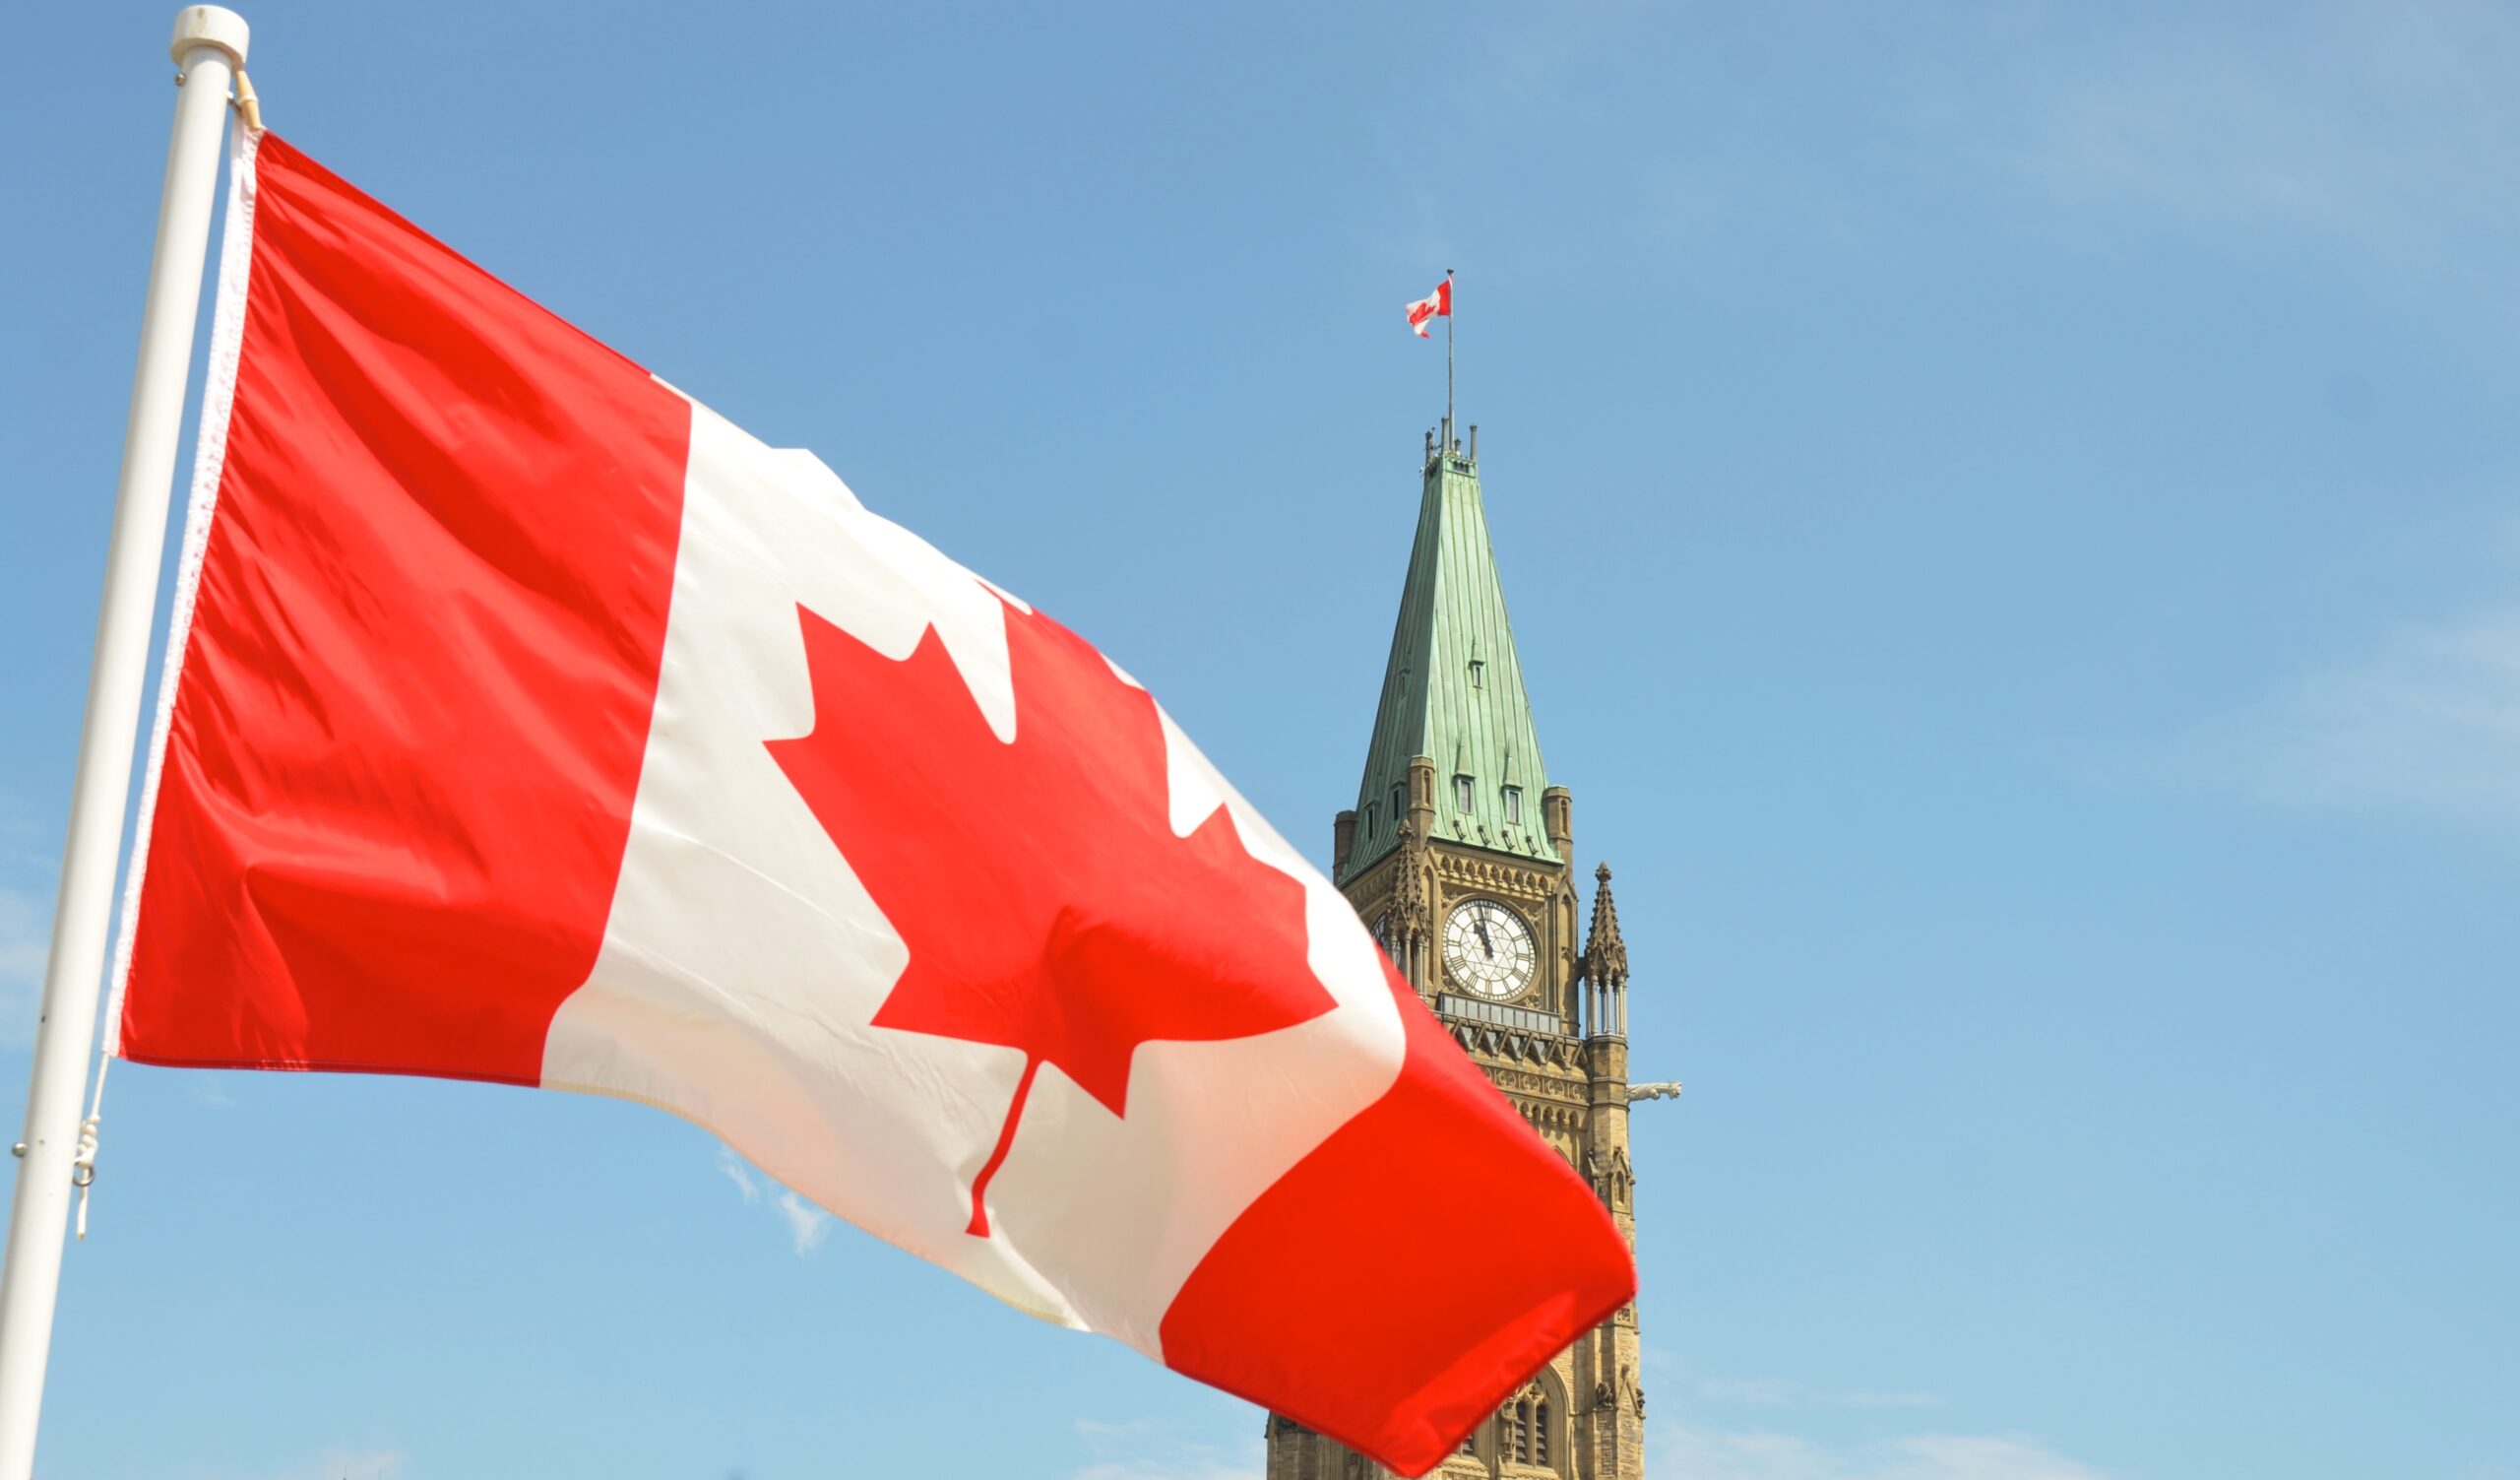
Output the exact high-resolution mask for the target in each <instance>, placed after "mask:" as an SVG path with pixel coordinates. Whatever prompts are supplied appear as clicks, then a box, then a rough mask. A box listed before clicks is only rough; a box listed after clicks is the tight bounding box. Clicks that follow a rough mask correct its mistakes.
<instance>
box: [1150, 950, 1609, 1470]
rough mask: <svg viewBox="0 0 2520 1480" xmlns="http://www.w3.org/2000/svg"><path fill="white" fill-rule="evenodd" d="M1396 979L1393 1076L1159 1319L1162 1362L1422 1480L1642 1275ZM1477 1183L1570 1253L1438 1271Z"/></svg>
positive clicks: (1584, 1193)
mask: <svg viewBox="0 0 2520 1480" xmlns="http://www.w3.org/2000/svg"><path fill="white" fill-rule="evenodd" d="M1390 976H1391V985H1392V994H1393V996H1394V997H1396V998H1398V999H1399V1003H1400V1009H1401V1015H1402V1017H1403V1018H1404V1019H1406V1021H1407V1023H1408V1032H1409V1053H1408V1058H1407V1060H1406V1061H1405V1062H1403V1064H1402V1066H1401V1070H1400V1079H1399V1082H1398V1083H1396V1084H1394V1085H1393V1086H1392V1087H1391V1090H1390V1092H1389V1093H1387V1094H1385V1095H1384V1096H1383V1097H1382V1099H1380V1100H1379V1101H1376V1102H1375V1103H1374V1104H1373V1105H1372V1106H1371V1107H1370V1108H1368V1109H1367V1110H1366V1111H1364V1113H1363V1114H1361V1115H1358V1116H1357V1117H1356V1118H1355V1120H1353V1121H1350V1122H1349V1123H1348V1124H1347V1125H1346V1126H1343V1127H1342V1128H1341V1129H1340V1130H1339V1132H1338V1133H1337V1134H1336V1135H1333V1136H1332V1137H1331V1138H1330V1139H1329V1140H1328V1141H1326V1142H1324V1143H1323V1144H1322V1145H1321V1147H1320V1148H1319V1149H1317V1150H1315V1151H1314V1152H1313V1153H1312V1154H1311V1155H1310V1156H1308V1157H1306V1158H1304V1159H1303V1161H1301V1162H1300V1163H1298V1164H1296V1166H1295V1167H1294V1169H1293V1170H1292V1171H1291V1172H1289V1173H1288V1174H1287V1175H1286V1176H1285V1177H1282V1178H1280V1179H1279V1180H1278V1182H1277V1185H1276V1186H1274V1187H1272V1188H1270V1189H1269V1190H1268V1191H1266V1192H1264V1193H1262V1194H1261V1196H1260V1199H1259V1200H1258V1201H1257V1202H1255V1203H1253V1204H1252V1205H1251V1207H1250V1208H1249V1209H1248V1210H1247V1211H1245V1212H1244V1213H1243V1215H1242V1216H1241V1218H1239V1219H1238V1220H1236V1221H1235V1223H1234V1224H1233V1226H1232V1227H1231V1228H1229V1229H1228V1230H1226V1234H1225V1237H1224V1238H1222V1239H1219V1240H1218V1241H1217V1243H1216V1247H1214V1248H1213V1249H1211V1250H1209V1251H1208V1256H1207V1258H1206V1259H1205V1260H1204V1261H1202V1262H1201V1263H1200V1265H1199V1267H1198V1268H1197V1269H1196V1270H1194V1271H1192V1273H1191V1275H1190V1278H1189V1281H1188V1283H1186V1284H1184V1285H1183V1286H1182V1287H1181V1293H1180V1294H1179V1295H1177V1296H1175V1297H1173V1301H1172V1307H1171V1309H1170V1310H1169V1311H1167V1312H1166V1314H1165V1318H1164V1361H1165V1365H1166V1366H1167V1367H1170V1368H1172V1369H1173V1370H1174V1371H1176V1372H1180V1373H1184V1374H1186V1375H1188V1376H1190V1377H1194V1378H1197V1379H1199V1380H1200V1381H1201V1382H1204V1383H1212V1384H1214V1385H1216V1386H1219V1387H1223V1388H1226V1389H1228V1390H1229V1391H1234V1392H1239V1393H1242V1394H1243V1395H1245V1396H1247V1397H1250V1398H1252V1399H1253V1400H1255V1401H1259V1402H1268V1403H1274V1404H1275V1405H1277V1406H1278V1407H1279V1409H1280V1411H1282V1412H1284V1413H1286V1414H1287V1416H1288V1417H1290V1418H1292V1419H1294V1420H1296V1421H1297V1422H1299V1423H1301V1424H1303V1425H1305V1426H1306V1427H1308V1428H1312V1429H1315V1430H1318V1431H1320V1432H1322V1433H1325V1434H1332V1435H1336V1436H1338V1437H1339V1438H1340V1439H1341V1440H1342V1441H1343V1442H1345V1443H1347V1444H1348V1445H1350V1446H1352V1447H1354V1448H1358V1449H1361V1450H1363V1451H1364V1452H1365V1453H1367V1454H1369V1455H1371V1456H1372V1457H1373V1458H1375V1459H1378V1460H1380V1461H1381V1462H1383V1463H1384V1464H1387V1465H1390V1466H1391V1467H1392V1468H1393V1469H1396V1470H1398V1471H1399V1472H1400V1473H1402V1474H1404V1475H1418V1474H1423V1473H1424V1472H1425V1471H1427V1470H1429V1469H1432V1468H1433V1467H1434V1465H1435V1463H1436V1462H1437V1461H1438V1460H1440V1459H1442V1458H1443V1457H1444V1456H1445V1455H1446V1454H1449V1453H1451V1452H1453V1450H1454V1448H1455V1447H1456V1446H1457V1445H1459V1444H1460V1442H1461V1437H1462V1436H1463V1435H1464V1434H1466V1433H1468V1432H1470V1430H1471V1429H1472V1427H1474V1426H1475V1425H1477V1424H1478V1423H1479V1422H1480V1421H1481V1420H1482V1419H1484V1418H1485V1417H1486V1416H1487V1415H1488V1414H1490V1413H1492V1412H1494V1411H1495V1409H1496V1405H1497V1404H1498V1403H1499V1402H1501V1401H1503V1400H1504V1399H1505V1397H1507V1396H1508V1395H1509V1394H1511V1393H1512V1392H1513V1390H1514V1389H1515V1388H1516V1387H1518V1386H1520V1385H1521V1384H1522V1383H1523V1382H1524V1381H1525V1380H1526V1379H1528V1378H1529V1377H1530V1376H1531V1375H1532V1373H1533V1372H1535V1371H1536V1370H1538V1369H1539V1368H1540V1367H1541V1365H1542V1364H1544V1363H1545V1362H1546V1361H1547V1360H1548V1359H1549V1358H1550V1357H1552V1356H1555V1355H1556V1354H1557V1353H1558V1352H1559V1351H1561V1350H1563V1349H1564V1348H1565V1347H1566V1346H1567V1344H1568V1343H1570V1342H1572V1341H1573V1340H1574V1339H1575V1338H1576V1337H1577V1336H1579V1335H1581V1334H1583V1333H1584V1332H1585V1331H1586V1330H1588V1329H1590V1328H1591V1327H1593V1326H1594V1325H1596V1324H1598V1323H1599V1322H1601V1321H1602V1320H1604V1319H1607V1318H1608V1317H1609V1315H1610V1314H1611V1313H1612V1312H1614V1311H1616V1310H1617V1309H1618V1308H1619V1307H1620V1306H1621V1305H1623V1304H1625V1303H1626V1302H1627V1301H1628V1300H1629V1299H1631V1298H1632V1297H1633V1296H1634V1295H1635V1294H1636V1271H1635V1268H1634V1266H1633V1265H1632V1264H1631V1263H1630V1262H1629V1261H1628V1259H1627V1258H1626V1257H1625V1256H1624V1255H1623V1253H1621V1252H1620V1251H1621V1243H1620V1236H1619V1233H1618V1231H1617V1229H1616V1227H1615V1226H1614V1225H1612V1224H1611V1222H1610V1219H1609V1215H1608V1214H1607V1212H1606V1211H1604V1209H1603V1207H1602V1202H1601V1199H1600V1198H1599V1197H1597V1196H1596V1195H1594V1192H1593V1190H1592V1189H1591V1188H1589V1187H1586V1186H1585V1185H1584V1182H1583V1180H1582V1179H1581V1178H1579V1177H1577V1176H1576V1175H1575V1171H1574V1169H1573V1168H1572V1167H1569V1166H1568V1165H1567V1164H1566V1163H1565V1162H1564V1161H1563V1160H1561V1159H1560V1158H1559V1157H1558V1155H1557V1154H1556V1153H1555V1152H1554V1151H1547V1150H1545V1148H1544V1147H1543V1146H1542V1145H1541V1144H1540V1143H1539V1142H1538V1139H1537V1137H1535V1136H1534V1134H1533V1132H1532V1127H1531V1126H1527V1125H1525V1124H1524V1123H1523V1121H1522V1119H1521V1117H1519V1116H1517V1115H1516V1114H1515V1113H1514V1111H1513V1110H1512V1108H1511V1107H1509V1106H1508V1105H1507V1104H1506V1103H1505V1100H1504V1098H1503V1097H1502V1096H1500V1095H1498V1094H1497V1093H1496V1091H1495V1090H1494V1088H1493V1087H1491V1086H1490V1085H1489V1084H1488V1083H1487V1081H1486V1079H1485V1077H1484V1076H1483V1075H1481V1073H1480V1072H1479V1070H1478V1069H1477V1068H1475V1067H1473V1066H1472V1064H1471V1062H1470V1060H1469V1059H1468V1058H1467V1057H1465V1056H1464V1055H1463V1054H1462V1052H1461V1050H1460V1048H1458V1047H1457V1046H1455V1045H1454V1043H1453V1042H1452V1040H1451V1039H1450V1038H1448V1037H1446V1036H1445V1033H1444V1030H1443V1028H1442V1026H1441V1025H1440V1024H1438V1023H1437V1022H1436V1021H1435V1017H1434V1014H1433V1013H1431V1012H1429V1011H1427V1010H1426V1007H1425V1004H1424V1003H1422V1002H1421V1001H1419V1000H1418V994H1417V993H1416V992H1415V991H1413V990H1412V989H1411V988H1410V987H1409V985H1408V984H1407V983H1406V982H1404V981H1402V980H1401V979H1400V976H1399V974H1398V973H1397V972H1392V973H1390ZM1534 1150H1543V1151H1544V1154H1543V1155H1541V1156H1534V1155H1532V1154H1531V1153H1532V1152H1533V1151H1534ZM1465 1188H1476V1189H1478V1190H1479V1196H1480V1198H1481V1200H1482V1201H1489V1200H1492V1201H1493V1202H1494V1204H1495V1205H1497V1206H1500V1207H1511V1208H1512V1209H1513V1210H1514V1237H1515V1240H1516V1243H1517V1245H1518V1246H1519V1247H1522V1248H1525V1249H1531V1250H1555V1251H1560V1252H1561V1253H1562V1254H1563V1255H1565V1257H1564V1258H1562V1259H1551V1258H1542V1259H1505V1260H1498V1261H1495V1262H1493V1263H1489V1264H1482V1265H1481V1267H1480V1269H1479V1271H1478V1273H1477V1276H1476V1277H1475V1278H1468V1279H1466V1278H1465V1276H1464V1273H1463V1271H1462V1270H1461V1269H1459V1268H1458V1267H1456V1266H1454V1265H1452V1264H1449V1263H1447V1262H1446V1261H1444V1260H1442V1259H1436V1258H1429V1257H1426V1256H1425V1255H1424V1253H1423V1248H1424V1243H1425V1237H1426V1220H1427V1217H1428V1216H1429V1214H1430V1212H1431V1211H1432V1210H1433V1209H1437V1208H1443V1207H1449V1206H1455V1205H1457V1204H1459V1202H1460V1200H1461V1196H1462V1191H1463V1190H1464V1189H1465ZM1272 1394H1275V1396H1272ZM1287 1394H1295V1395H1297V1396H1296V1398H1295V1399H1294V1400H1292V1401H1291V1400H1290V1399H1289V1398H1288V1396H1286V1395H1287Z"/></svg>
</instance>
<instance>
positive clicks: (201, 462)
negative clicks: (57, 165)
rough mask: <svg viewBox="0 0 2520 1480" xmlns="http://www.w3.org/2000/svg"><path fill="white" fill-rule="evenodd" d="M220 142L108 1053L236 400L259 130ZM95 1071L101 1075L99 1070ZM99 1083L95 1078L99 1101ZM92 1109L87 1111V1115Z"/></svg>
mask: <svg viewBox="0 0 2520 1480" xmlns="http://www.w3.org/2000/svg"><path fill="white" fill-rule="evenodd" d="M227 141H228V142H227V219H226V223H225V225H223V226H222V227H221V231H220V237H219V295H218V297H217V299H216V300H215V301H214V303H213V305H212V309H211V320H210V365H209V367H208V369H207V370H206V371H205V372H204V376H203V379H202V393H201V430H200V432H199V433H198V434H197V435H196V436H195V437H194V439H193V481H192V494H191V497H190V498H189V499H188V500H187V502H186V504H185V508H184V548H183V553H182V554H181V555H180V556H179V557H178V558H177V560H176V563H175V600H174V605H173V607H172V609H171V610H170V611H169V612H168V614H167V617H166V660H165V666H164V667H163V668H162V669H160V670H159V671H158V717H157V719H156V721H155V722H154V723H153V724H152V725H151V726H150V731H149V764H148V768H147V769H146V770H144V771H143V772H142V773H141V783H140V820H139V821H138V823H137V824H135V826H134V829H133V832H132V842H131V870H130V877H129V878H128V879H126V880H125V881H124V885H123V899H122V925H121V929H120V931H119V932H118V933H117V935H116V938H115V942H114V965H113V975H112V976H111V978H110V981H111V983H112V990H111V992H110V993H109V994H108V995H107V997H106V999H105V1037H104V1054H105V1056H106V1057H108V1058H110V1057H112V1056H114V1055H116V1054H119V1053H120V1052H121V1051H122V998H123V993H124V991H125V990H126V989H127V988H128V987H129V985H130V981H131V947H132V940H133V938H134V935H135V933H137V931H138V930H139V926H140V884H141V878H142V875H143V873H144V872H145V870H146V869H147V866H148V862H149V825H150V822H151V821H152V820H153V819H154V818H155V817H156V816H157V812H158V773H159V772H160V770H162V769H163V767H164V766H165V763H166V732H167V729H168V727H169V726H171V725H172V724H173V723H174V718H175V684H176V680H177V679H178V678H179V677H180V676H182V673H183V666H184V647H185V638H186V636H187V634H189V633H190V632H191V630H192V624H193V600H194V598H195V596H196V595H198V594H199V592H200V590H201V563H202V555H203V553H204V551H206V550H207V549H208V548H209V547H210V521H211V516H212V515H213V513H214V512H216V510H217V507H218V504H219V479H220V474H221V470H223V469H224V468H225V466H226V463H227V418H228V413H229V411H230V410H231V409H232V408H233V407H234V406H235V404H236V361H237V358H238V355H239V354H240V352H241V351H242V350H243V348H244V343H245V285H246V284H247V283H248V282H249V281H251V279H252V278H253V265H254V154H255V151H256V150H257V149H258V148H259V147H260V146H261V144H262V142H263V131H262V130H261V129H258V128H247V127H243V126H241V125H240V126H239V127H237V128H235V129H234V130H231V131H230V132H229V134H228V136H227ZM98 1077H99V1080H100V1081H101V1079H102V1075H101V1073H100V1074H99V1076H98ZM103 1088H104V1086H103V1084H102V1083H101V1082H99V1083H98V1085H97V1091H98V1095H97V1098H98V1099H99V1100H101V1099H102V1098H103ZM90 1116H91V1119H94V1117H95V1111H94V1110H92V1111H91V1112H90Z"/></svg>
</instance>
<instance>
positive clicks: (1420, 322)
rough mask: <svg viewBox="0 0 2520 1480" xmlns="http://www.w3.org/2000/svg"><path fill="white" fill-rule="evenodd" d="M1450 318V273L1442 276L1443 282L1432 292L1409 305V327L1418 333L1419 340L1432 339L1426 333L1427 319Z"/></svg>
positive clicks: (1451, 288)
mask: <svg viewBox="0 0 2520 1480" xmlns="http://www.w3.org/2000/svg"><path fill="white" fill-rule="evenodd" d="M1452 316H1453V280H1452V275H1451V274H1450V273H1446V274H1445V275H1444V281H1443V282H1441V283H1438V284H1436V285H1435V290H1434V291H1433V292H1430V293H1428V294H1426V296H1424V297H1422V298H1419V299H1418V301H1417V302H1415V303H1412V304H1410V305H1409V327H1410V328H1412V329H1415V330H1417V331H1418V338H1419V339H1432V338H1433V337H1434V336H1432V335H1430V334H1428V333H1427V332H1426V321H1427V320H1428V319H1448V318H1451V317H1452Z"/></svg>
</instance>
